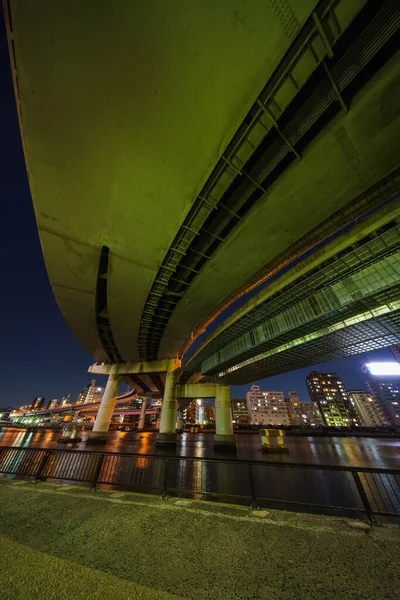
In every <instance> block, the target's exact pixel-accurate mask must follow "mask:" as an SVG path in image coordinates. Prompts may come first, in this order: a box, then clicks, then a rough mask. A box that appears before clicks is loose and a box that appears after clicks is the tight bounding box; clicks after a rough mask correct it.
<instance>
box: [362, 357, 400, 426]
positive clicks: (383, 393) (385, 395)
mask: <svg viewBox="0 0 400 600" xmlns="http://www.w3.org/2000/svg"><path fill="white" fill-rule="evenodd" d="M361 371H362V372H363V373H364V375H365V379H366V381H367V384H368V387H369V389H370V391H371V395H372V397H373V398H374V399H375V400H377V401H378V402H379V403H380V405H381V406H382V408H383V411H384V413H385V416H386V418H387V419H388V421H389V422H390V424H391V425H393V426H395V427H400V363H398V362H375V363H364V364H363V365H361Z"/></svg>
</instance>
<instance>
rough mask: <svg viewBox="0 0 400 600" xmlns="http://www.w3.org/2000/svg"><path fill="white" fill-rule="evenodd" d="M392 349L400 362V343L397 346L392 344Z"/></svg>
mask: <svg viewBox="0 0 400 600" xmlns="http://www.w3.org/2000/svg"><path fill="white" fill-rule="evenodd" d="M390 349H391V351H392V352H393V356H394V357H395V359H396V362H398V363H400V344H397V345H396V346H390Z"/></svg>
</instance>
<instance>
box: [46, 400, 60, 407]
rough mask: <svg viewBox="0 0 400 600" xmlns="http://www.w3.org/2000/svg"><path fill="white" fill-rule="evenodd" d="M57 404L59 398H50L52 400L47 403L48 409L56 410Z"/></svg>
mask: <svg viewBox="0 0 400 600" xmlns="http://www.w3.org/2000/svg"><path fill="white" fill-rule="evenodd" d="M57 404H58V400H57V398H50V400H49V401H48V403H47V406H46V408H48V409H53V408H56V406H57Z"/></svg>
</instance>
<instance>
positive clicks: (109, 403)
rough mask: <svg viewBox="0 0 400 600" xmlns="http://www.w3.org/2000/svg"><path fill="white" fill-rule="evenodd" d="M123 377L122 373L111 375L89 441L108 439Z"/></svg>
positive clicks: (92, 442) (98, 441) (96, 441)
mask: <svg viewBox="0 0 400 600" xmlns="http://www.w3.org/2000/svg"><path fill="white" fill-rule="evenodd" d="M121 379H122V377H121V375H109V377H108V381H107V385H106V389H105V390H104V395H103V398H102V401H101V403H100V406H99V411H98V413H97V416H96V420H95V422H94V425H93V429H92V431H91V432H89V437H88V440H87V443H91V444H95V443H101V442H104V441H105V440H106V439H107V436H108V428H109V426H110V423H111V417H112V414H113V410H114V406H115V402H116V400H117V395H118V390H119V384H120V382H121Z"/></svg>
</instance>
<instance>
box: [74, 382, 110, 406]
mask: <svg viewBox="0 0 400 600" xmlns="http://www.w3.org/2000/svg"><path fill="white" fill-rule="evenodd" d="M103 394H104V388H102V387H97V386H96V380H95V379H92V380H91V382H90V383H89V384H88V385H87V386H86V387H85V388H83V390H82V391H81V393H80V394H79V396H78V399H77V401H76V403H77V404H91V403H92V402H100V400H101V399H102V397H103Z"/></svg>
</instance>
